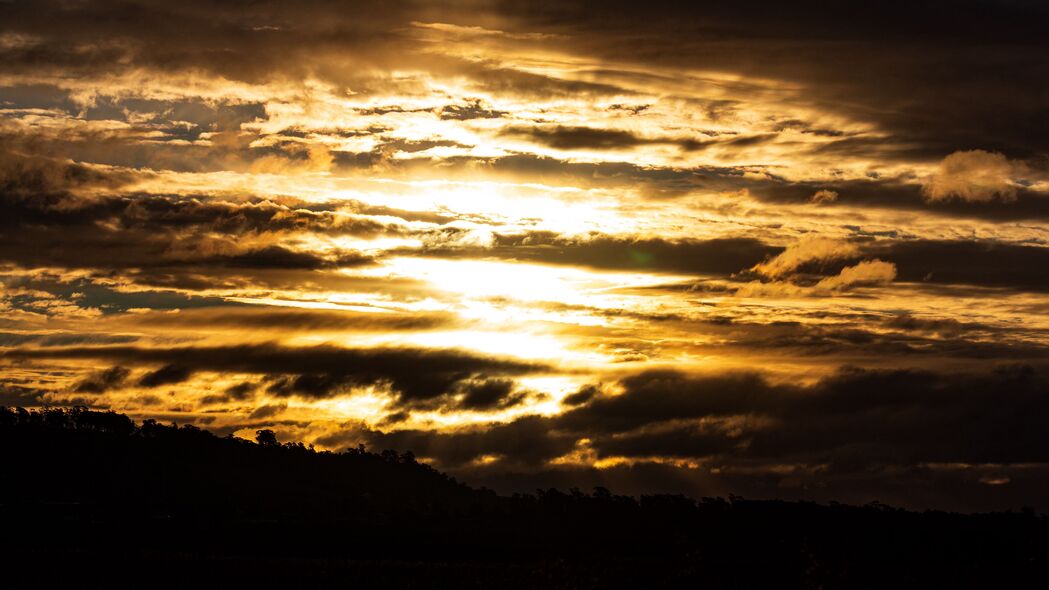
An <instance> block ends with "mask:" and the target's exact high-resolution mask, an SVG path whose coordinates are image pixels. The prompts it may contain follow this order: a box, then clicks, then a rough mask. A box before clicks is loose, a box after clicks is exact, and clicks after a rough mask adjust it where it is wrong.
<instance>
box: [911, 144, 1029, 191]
mask: <svg viewBox="0 0 1049 590" xmlns="http://www.w3.org/2000/svg"><path fill="white" fill-rule="evenodd" d="M1019 169H1020V167H1019V165H1018V164H1016V163H1014V162H1011V161H1009V159H1008V158H1006V157H1005V156H1004V155H1002V154H1000V153H998V152H986V151H983V150H969V151H959V152H954V153H953V154H951V155H949V156H947V157H946V158H944V159H943V161H942V162H940V165H939V166H938V167H937V169H936V172H934V173H933V174H932V176H930V177H929V178H928V179H927V180H926V181H925V184H924V186H923V193H924V194H925V197H926V198H927V199H929V200H930V201H943V200H947V199H953V198H957V199H961V200H963V201H977V202H980V201H993V200H994V199H996V198H997V199H1001V200H1002V201H1014V200H1016V185H1015V184H1014V183H1013V177H1014V176H1015V175H1016V174H1017V172H1018V171H1019Z"/></svg>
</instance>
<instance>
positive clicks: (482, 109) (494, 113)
mask: <svg viewBox="0 0 1049 590" xmlns="http://www.w3.org/2000/svg"><path fill="white" fill-rule="evenodd" d="M508 114H509V113H508V112H506V111H498V110H495V109H492V108H491V107H490V106H488V105H486V104H485V102H484V101H482V100H481V99H479V98H478V99H471V100H468V101H467V102H466V104H462V105H458V104H450V105H447V106H444V107H441V110H440V111H438V116H439V117H440V118H441V119H445V120H451V121H469V120H472V119H498V118H500V117H504V116H506V115H508Z"/></svg>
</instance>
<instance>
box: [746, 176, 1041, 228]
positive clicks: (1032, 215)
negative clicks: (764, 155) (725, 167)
mask: <svg viewBox="0 0 1049 590" xmlns="http://www.w3.org/2000/svg"><path fill="white" fill-rule="evenodd" d="M746 188H747V190H748V191H749V192H750V194H752V195H753V196H755V197H756V198H758V199H761V200H764V201H767V202H772V203H791V204H802V203H809V202H811V200H812V195H814V194H816V193H817V192H819V191H832V192H834V193H837V198H836V199H834V200H833V202H825V203H823V206H826V207H842V206H848V207H869V208H878V209H897V210H906V211H915V212H920V213H922V214H931V215H937V216H943V217H958V218H970V219H986V220H990V221H1000V222H1004V221H1019V220H1025V219H1031V220H1044V219H1049V199H1047V198H1046V197H1045V195H1044V194H1041V193H1038V192H1035V191H1031V190H1028V189H1023V188H1021V189H1018V190H1017V191H1016V200H1015V201H1013V202H1010V203H1001V202H995V201H975V202H974V201H965V200H961V199H953V200H943V201H937V202H930V201H929V200H928V199H927V198H926V197H925V195H924V194H923V193H922V185H920V184H917V183H915V182H903V181H901V180H898V179H869V180H849V181H833V182H785V181H779V180H775V179H768V180H765V181H751V182H748V183H746Z"/></svg>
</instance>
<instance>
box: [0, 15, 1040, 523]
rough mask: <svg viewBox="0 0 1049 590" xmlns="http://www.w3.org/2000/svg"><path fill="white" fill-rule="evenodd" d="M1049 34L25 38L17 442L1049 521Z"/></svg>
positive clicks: (211, 18)
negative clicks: (272, 454) (45, 423)
mask: <svg viewBox="0 0 1049 590" xmlns="http://www.w3.org/2000/svg"><path fill="white" fill-rule="evenodd" d="M1047 26H1049V8H1047V7H1046V5H1045V4H1044V3H1040V2H1027V1H999V2H986V1H985V2H973V1H958V2H922V1H909V2H894V1H889V2H881V3H878V4H877V5H874V6H870V7H866V8H863V7H858V6H855V5H852V4H843V3H824V2H812V1H802V2H792V3H782V2H755V1H740V2H732V3H725V2H718V3H713V2H710V3H708V2H669V1H663V0H650V1H648V2H643V3H636V2H620V1H617V0H606V1H603V2H588V1H582V0H566V1H558V2H537V1H530V2H526V1H517V0H506V1H494V0H459V1H450V2H423V1H406V2H389V1H385V2H378V1H371V0H359V1H352V2H349V1H346V2H341V1H324V2H322V1H319V0H303V1H299V2H294V3H292V2H276V1H272V0H252V1H248V0H240V1H227V2H213V1H205V0H180V1H179V2H172V1H169V0H120V1H117V0H95V1H87V0H33V1H31V2H30V1H21V0H14V1H11V0H0V405H12V406H26V407H34V406H37V407H38V406H87V407H91V408H97V409H112V410H115V411H118V412H122V413H126V414H128V415H130V416H132V417H134V418H136V419H157V420H161V421H164V422H172V421H174V422H177V423H178V424H192V425H195V426H198V427H201V428H207V429H209V430H211V431H213V432H216V433H219V434H222V435H227V434H228V435H233V436H240V437H245V438H253V437H254V433H255V431H256V430H259V429H263V428H269V429H272V430H274V431H275V432H276V433H277V435H278V437H279V438H280V439H281V440H296V441H304V442H306V443H310V444H313V445H314V446H315V447H316V448H318V449H330V450H341V449H345V448H347V447H356V446H357V445H358V444H364V445H365V446H366V447H368V448H370V449H376V450H378V449H386V448H392V449H397V450H402V451H403V450H410V451H412V452H413V453H415V455H416V456H417V457H419V458H420V459H421V460H424V461H426V462H428V463H430V464H432V465H433V466H435V467H437V468H439V469H442V470H445V471H448V472H449V473H451V474H453V475H455V476H456V477H458V478H460V479H461V480H463V481H466V482H468V483H471V484H475V485H485V486H489V487H492V488H494V489H496V490H499V491H504V492H509V491H530V490H534V489H535V488H537V487H548V486H558V487H562V488H567V487H573V486H574V487H580V488H583V489H589V488H590V487H592V486H595V485H602V486H606V487H610V488H612V489H614V490H616V491H619V492H623V493H630V494H643V493H654V492H675V493H678V492H680V493H687V494H690V495H693V496H696V497H702V496H717V495H721V496H727V495H728V494H736V495H741V496H744V497H748V498H785V499H807V500H815V501H830V500H834V501H841V502H849V503H867V502H872V501H880V502H885V503H889V504H894V505H901V506H907V507H914V508H926V507H935V508H945V509H952V510H965V511H972V510H991V509H1003V508H1017V507H1020V506H1035V507H1040V508H1042V509H1049V494H1047V493H1046V490H1049V430H1047V429H1046V427H1045V425H1046V424H1049V362H1047V361H1049V356H1047V352H1049V297H1047V294H1049V225H1047V223H1046V222H1047V220H1049V157H1047V156H1049V36H1046V35H1045V30H1046V27H1047Z"/></svg>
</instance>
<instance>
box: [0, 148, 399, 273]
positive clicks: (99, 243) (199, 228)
mask: <svg viewBox="0 0 1049 590" xmlns="http://www.w3.org/2000/svg"><path fill="white" fill-rule="evenodd" d="M32 161H33V162H37V161H39V159H33V160H32ZM38 168H39V166H38ZM38 168H27V169H24V170H23V171H22V172H21V173H19V174H14V173H11V174H8V182H7V183H6V184H5V185H4V186H3V187H2V188H3V189H6V190H0V260H2V261H5V262H11V263H14V264H17V265H19V266H22V267H28V268H32V267H48V266H51V267H54V266H58V267H67V268H97V269H133V268H141V269H149V271H150V272H152V273H158V272H163V271H164V269H172V268H181V269H182V270H181V271H179V272H181V273H182V274H187V273H194V274H197V275H208V274H216V273H218V272H220V269H226V270H221V272H222V273H227V274H228V269H241V270H242V271H255V272H256V274H257V273H258V271H265V270H270V269H272V270H281V269H290V270H305V271H310V270H319V269H327V268H338V267H346V266H359V265H362V264H368V263H370V259H369V258H368V257H366V256H363V255H360V254H357V253H354V252H342V253H338V254H336V255H334V256H320V255H318V254H315V253H312V252H305V251H297V250H292V249H290V248H288V247H285V246H282V245H278V244H273V243H270V244H268V245H267V244H266V243H265V242H266V241H269V242H273V241H276V240H277V239H279V238H280V237H281V236H290V235H294V234H295V233H297V232H315V233H323V234H328V235H353V236H358V237H362V238H367V237H372V236H376V235H381V234H397V233H400V231H401V230H400V229H399V228H398V227H397V226H394V225H390V224H387V223H382V222H378V221H375V220H372V219H369V218H364V217H359V216H356V215H353V214H343V213H340V212H337V211H324V210H320V211H314V210H309V209H306V208H298V207H296V206H295V204H294V203H292V204H290V205H288V204H277V203H274V202H271V201H260V200H255V201H223V200H220V199H200V198H193V197H171V196H164V195H148V194H133V195H127V196H119V197H118V196H100V197H81V196H76V195H74V194H71V193H69V192H65V191H64V190H62V189H65V188H69V186H70V185H71V184H79V183H81V178H82V177H84V176H85V175H87V176H90V173H85V172H81V170H82V168H83V167H78V166H75V165H62V166H60V167H58V168H57V169H53V168H44V170H46V171H45V172H38ZM26 170H28V172H27V171H26ZM101 178H103V179H105V178H107V176H102V177H101ZM0 180H2V178H0ZM246 234H252V235H255V236H257V237H258V239H257V240H255V242H256V245H244V244H243V242H244V237H245V235H246ZM260 241H261V242H262V244H258V242H260ZM41 244H45V245H46V247H44V248H41V247H40V245H41Z"/></svg>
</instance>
